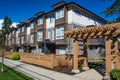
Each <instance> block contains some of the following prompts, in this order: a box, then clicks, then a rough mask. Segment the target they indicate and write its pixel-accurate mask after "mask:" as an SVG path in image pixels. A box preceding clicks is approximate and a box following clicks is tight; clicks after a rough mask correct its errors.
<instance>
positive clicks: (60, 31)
mask: <svg viewBox="0 0 120 80" xmlns="http://www.w3.org/2000/svg"><path fill="white" fill-rule="evenodd" d="M56 39H64V26H61V27H58V28H56Z"/></svg>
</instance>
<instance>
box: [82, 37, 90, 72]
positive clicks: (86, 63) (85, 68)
mask: <svg viewBox="0 0 120 80" xmlns="http://www.w3.org/2000/svg"><path fill="white" fill-rule="evenodd" d="M83 45H84V57H85V59H84V62H83V65H82V69H83V70H89V67H88V57H87V39H84V40H83Z"/></svg>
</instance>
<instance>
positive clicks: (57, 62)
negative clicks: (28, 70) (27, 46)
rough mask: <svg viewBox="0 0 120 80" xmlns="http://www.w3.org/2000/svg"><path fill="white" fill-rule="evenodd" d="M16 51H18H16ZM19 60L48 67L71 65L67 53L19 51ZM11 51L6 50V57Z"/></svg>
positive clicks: (9, 56)
mask: <svg viewBox="0 0 120 80" xmlns="http://www.w3.org/2000/svg"><path fill="white" fill-rule="evenodd" d="M17 53H18V52H17ZM19 54H20V60H21V61H23V62H26V63H30V64H35V65H40V66H44V67H47V68H50V69H53V68H54V67H58V66H67V65H69V66H72V58H71V59H69V58H68V56H67V55H56V54H32V53H19ZM11 55H12V53H10V52H7V53H6V54H5V57H6V58H11Z"/></svg>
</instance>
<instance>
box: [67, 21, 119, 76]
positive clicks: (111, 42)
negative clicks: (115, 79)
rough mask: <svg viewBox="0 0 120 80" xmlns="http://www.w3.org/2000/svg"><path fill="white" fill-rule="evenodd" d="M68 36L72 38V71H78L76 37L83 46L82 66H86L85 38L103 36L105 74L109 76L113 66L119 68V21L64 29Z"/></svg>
mask: <svg viewBox="0 0 120 80" xmlns="http://www.w3.org/2000/svg"><path fill="white" fill-rule="evenodd" d="M65 35H66V36H67V37H68V38H73V39H74V41H73V50H74V54H73V71H78V60H79V58H78V50H79V48H78V47H79V45H78V39H83V46H84V62H83V67H84V68H88V60H87V39H93V38H105V48H106V57H105V61H106V74H105V75H106V76H110V71H111V70H112V68H113V65H114V68H116V69H120V56H119V55H120V54H119V50H118V41H117V37H118V36H119V35H120V23H113V24H107V25H102V26H95V27H85V28H81V29H78V30H71V31H66V32H65Z"/></svg>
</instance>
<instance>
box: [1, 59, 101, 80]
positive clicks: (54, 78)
mask: <svg viewBox="0 0 120 80" xmlns="http://www.w3.org/2000/svg"><path fill="white" fill-rule="evenodd" d="M0 61H1V57H0ZM4 63H5V65H7V66H9V67H11V68H14V69H16V70H17V71H20V72H22V73H24V74H26V75H28V76H30V77H32V78H34V80H102V79H101V76H100V75H99V74H97V75H96V73H95V74H94V73H92V76H94V78H93V77H91V75H90V74H91V71H90V72H89V71H88V72H87V73H84V74H82V73H79V74H77V75H67V74H64V73H59V72H56V71H52V70H48V69H44V68H41V67H38V66H34V65H30V64H26V63H23V62H20V61H14V60H10V59H5V61H4ZM84 75H87V76H84Z"/></svg>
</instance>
